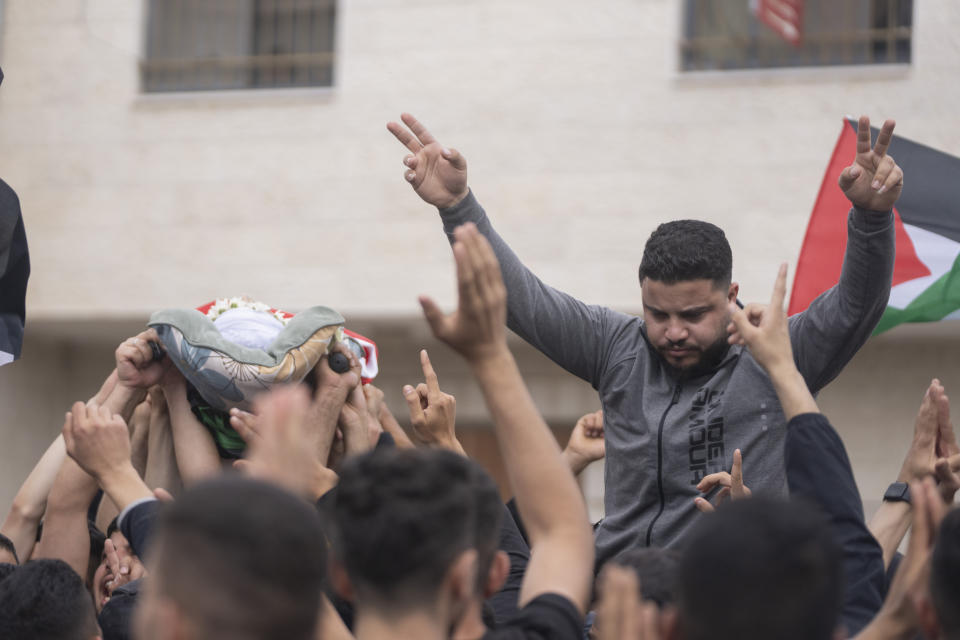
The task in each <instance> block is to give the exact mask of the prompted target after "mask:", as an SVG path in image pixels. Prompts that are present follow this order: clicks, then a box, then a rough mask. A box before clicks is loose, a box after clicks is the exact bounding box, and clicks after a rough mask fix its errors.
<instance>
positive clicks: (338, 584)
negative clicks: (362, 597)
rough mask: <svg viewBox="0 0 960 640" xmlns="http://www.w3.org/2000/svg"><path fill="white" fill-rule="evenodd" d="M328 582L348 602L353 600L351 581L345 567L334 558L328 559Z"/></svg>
mask: <svg viewBox="0 0 960 640" xmlns="http://www.w3.org/2000/svg"><path fill="white" fill-rule="evenodd" d="M330 582H331V584H332V585H333V590H334V591H335V592H336V594H337V595H338V596H340V597H341V598H343V599H344V600H347V601H349V602H355V601H356V598H355V594H354V590H353V583H352V582H350V576H349V575H347V570H346V568H345V567H344V566H343V565H342V564H341V563H340V562H339V561H338V560H336V559H334V558H331V560H330Z"/></svg>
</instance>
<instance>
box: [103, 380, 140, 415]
mask: <svg viewBox="0 0 960 640" xmlns="http://www.w3.org/2000/svg"><path fill="white" fill-rule="evenodd" d="M146 397H147V390H146V389H140V388H137V387H128V386H126V385H124V384H121V383H119V382H118V383H117V384H115V385H114V386H113V389H112V390H111V391H110V393H109V395H108V396H107V399H106V401H105V402H104V403H103V405H102V406H104V407H107V408H108V409H110V413H114V414H117V415H119V416H120V417H121V418H123V420H124V422H130V418H131V417H132V416H133V411H134V409H136V408H137V405H138V404H140V403H141V402H143V400H144V398H146Z"/></svg>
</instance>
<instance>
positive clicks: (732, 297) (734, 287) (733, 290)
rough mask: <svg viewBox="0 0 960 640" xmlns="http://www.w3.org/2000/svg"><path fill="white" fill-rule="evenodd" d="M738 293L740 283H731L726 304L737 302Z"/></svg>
mask: <svg viewBox="0 0 960 640" xmlns="http://www.w3.org/2000/svg"><path fill="white" fill-rule="evenodd" d="M739 293H740V283H739V282H731V283H730V288H729V289H728V290H727V302H734V303H735V302H736V301H737V295H739Z"/></svg>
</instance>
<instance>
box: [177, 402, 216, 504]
mask: <svg viewBox="0 0 960 640" xmlns="http://www.w3.org/2000/svg"><path fill="white" fill-rule="evenodd" d="M163 391H164V393H163V397H164V398H165V399H166V402H167V408H168V409H169V412H170V431H171V434H172V436H173V452H174V456H175V457H176V459H177V468H178V469H179V470H180V478H181V480H183V484H184V486H187V487H189V486H191V485H194V484H196V483H198V482H200V481H201V480H204V479H206V478H209V477H210V476H214V475H216V474H218V473H219V472H220V455H219V454H218V453H217V447H216V445H215V444H214V443H213V438H211V437H210V433H209V432H208V431H207V430H206V429H205V428H204V426H203V425H202V424H200V421H199V420H197V418H196V416H194V415H193V411H191V409H190V402H189V401H188V400H187V394H186V390H185V389H184V388H183V387H182V386H180V387H175V388H164V389H163Z"/></svg>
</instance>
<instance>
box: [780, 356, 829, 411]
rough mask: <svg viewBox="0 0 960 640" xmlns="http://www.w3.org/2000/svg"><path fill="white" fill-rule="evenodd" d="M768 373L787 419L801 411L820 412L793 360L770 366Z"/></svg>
mask: <svg viewBox="0 0 960 640" xmlns="http://www.w3.org/2000/svg"><path fill="white" fill-rule="evenodd" d="M768 373H769V375H770V381H771V382H772V383H773V388H774V390H775V391H776V392H777V398H779V400H780V406H781V407H782V408H783V414H784V416H786V419H787V421H790V419H791V418H793V417H794V416H798V415H800V414H801V413H820V407H818V406H817V402H816V400H814V399H813V395H812V394H811V393H810V389H808V388H807V383H806V381H805V380H804V378H803V376H802V375H800V372H799V371H798V370H797V367H796V366H795V365H794V364H793V361H786V362H784V363H782V364H778V365H776V366H773V367H770V369H769V370H768Z"/></svg>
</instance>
